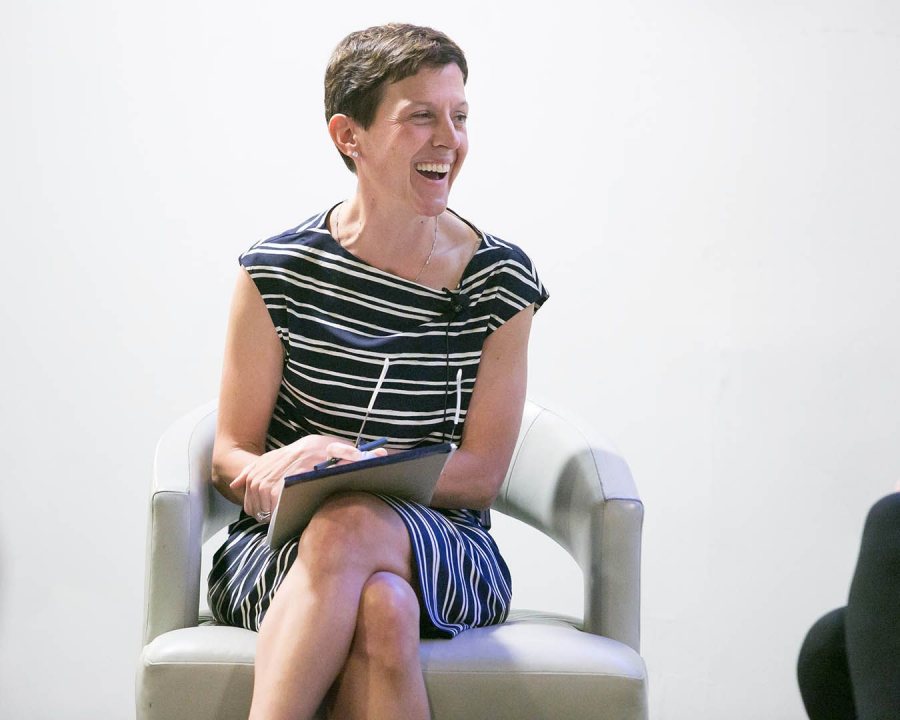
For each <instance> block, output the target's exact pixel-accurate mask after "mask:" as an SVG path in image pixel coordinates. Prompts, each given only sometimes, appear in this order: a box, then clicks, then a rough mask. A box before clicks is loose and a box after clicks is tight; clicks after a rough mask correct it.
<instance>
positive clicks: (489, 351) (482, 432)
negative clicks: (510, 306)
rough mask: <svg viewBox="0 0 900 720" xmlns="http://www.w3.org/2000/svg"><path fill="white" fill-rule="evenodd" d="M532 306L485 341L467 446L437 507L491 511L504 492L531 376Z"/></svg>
mask: <svg viewBox="0 0 900 720" xmlns="http://www.w3.org/2000/svg"><path fill="white" fill-rule="evenodd" d="M533 316H534V307H533V306H531V305H529V306H528V307H527V308H525V309H524V310H522V311H521V312H519V313H518V314H517V315H515V316H514V317H513V318H511V319H510V320H508V321H507V322H506V323H504V324H503V325H502V326H500V327H499V328H497V329H496V330H495V331H494V332H493V333H491V335H490V336H489V337H488V338H487V340H486V341H485V343H484V347H483V349H482V354H481V362H480V364H479V367H478V376H477V378H476V380H475V389H474V391H473V393H472V399H471V401H470V403H469V410H468V412H467V413H466V424H465V430H464V434H463V440H462V443H461V444H460V448H459V450H457V451H456V452H455V453H454V454H453V457H452V458H451V459H450V462H448V463H447V467H446V468H445V470H444V473H443V475H442V476H441V479H440V480H439V482H438V485H437V488H436V490H435V494H434V498H433V499H432V505H434V506H435V507H454V508H460V507H464V508H472V509H482V508H487V507H489V506H490V504H491V503H492V502H493V501H494V498H496V497H497V493H498V492H500V486H501V485H502V483H503V478H504V477H505V475H506V469H507V467H508V466H509V460H510V458H511V457H512V451H513V448H514V447H515V444H516V438H517V437H518V435H519V426H520V425H521V423H522V409H523V407H524V405H525V388H526V384H527V376H528V337H529V334H530V332H531V320H532V317H533Z"/></svg>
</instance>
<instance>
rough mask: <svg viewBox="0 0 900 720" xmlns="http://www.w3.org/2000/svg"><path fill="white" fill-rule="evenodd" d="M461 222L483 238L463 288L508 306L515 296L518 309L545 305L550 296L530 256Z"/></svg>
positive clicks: (471, 225) (518, 248) (498, 238)
mask: <svg viewBox="0 0 900 720" xmlns="http://www.w3.org/2000/svg"><path fill="white" fill-rule="evenodd" d="M457 217H459V216H458V215H457ZM461 219H462V220H463V222H465V223H467V224H468V225H469V226H470V227H471V228H472V229H473V230H475V232H476V233H477V234H478V236H479V238H480V240H479V244H478V249H477V250H476V252H475V255H474V256H473V257H472V260H471V262H470V263H469V267H468V268H467V269H466V272H465V273H464V275H463V280H462V283H461V285H462V289H463V290H464V291H465V292H466V293H467V294H471V295H472V296H473V297H474V296H478V297H480V298H482V299H490V298H493V299H495V300H498V301H502V302H504V303H506V302H508V301H509V299H510V298H512V297H515V298H516V300H515V301H514V302H513V303H512V306H513V307H514V309H515V308H518V309H521V308H522V307H525V306H526V305H530V304H534V306H535V307H536V308H538V307H540V306H541V305H543V304H544V302H545V301H546V300H547V298H549V296H550V295H549V293H548V292H547V289H546V288H545V287H544V284H543V283H542V282H541V279H540V277H539V276H538V272H537V269H536V268H535V265H534V263H533V262H532V261H531V258H530V257H529V256H528V254H527V253H526V252H525V251H524V250H523V249H522V248H521V247H519V246H518V245H516V244H515V243H512V242H510V241H508V240H505V239H503V238H501V237H498V236H497V235H492V234H491V233H487V232H484V231H482V230H480V229H478V228H477V227H476V226H475V225H473V224H472V223H471V222H469V221H468V220H465V219H464V218H461Z"/></svg>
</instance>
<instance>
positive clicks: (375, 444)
mask: <svg viewBox="0 0 900 720" xmlns="http://www.w3.org/2000/svg"><path fill="white" fill-rule="evenodd" d="M386 444H387V438H386V437H380V438H377V439H375V440H372V441H370V442H367V443H363V444H362V445H360V446H359V447H358V448H356V449H357V450H359V451H360V452H369V451H370V450H375V449H377V448H380V447H381V446H382V445H386ZM340 461H341V458H336V457H332V458H328V459H327V460H324V461H323V462H320V463H319V464H318V465H316V466H315V469H316V470H324V469H325V468H328V467H331V466H332V465H337V464H338V463H339V462H340Z"/></svg>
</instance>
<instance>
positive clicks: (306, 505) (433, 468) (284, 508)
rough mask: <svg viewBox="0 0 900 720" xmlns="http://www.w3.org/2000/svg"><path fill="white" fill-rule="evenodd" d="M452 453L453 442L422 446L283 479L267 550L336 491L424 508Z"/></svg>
mask: <svg viewBox="0 0 900 720" xmlns="http://www.w3.org/2000/svg"><path fill="white" fill-rule="evenodd" d="M454 450H456V445H454V444H453V443H441V444H440V445H426V446H425V447H419V448H413V449H412V450H405V451H403V452H399V453H394V454H393V455H384V456H383V457H374V458H369V459H367V460H358V461H357V462H353V463H347V464H344V465H334V466H332V467H328V468H323V469H322V470H310V471H308V472H303V473H299V474H298V475H289V476H288V477H286V478H285V479H284V489H283V490H282V492H281V498H280V499H279V500H278V505H276V506H275V512H274V513H272V519H271V520H270V521H269V531H268V533H267V534H266V542H267V543H268V545H269V547H271V548H280V547H281V546H282V545H284V543H286V542H287V541H288V540H290V539H291V538H294V537H297V535H299V534H300V532H301V531H302V530H303V528H305V527H306V525H307V524H308V523H309V521H310V519H311V518H312V516H313V514H314V513H315V512H316V510H318V508H319V506H320V505H321V504H322V503H323V502H324V501H325V500H326V499H327V498H328V497H329V496H331V495H333V494H335V493H339V492H347V491H361V492H373V493H384V494H385V495H395V496H396V497H399V498H404V499H406V500H413V501H415V502H418V503H422V504H423V505H428V504H429V503H430V502H431V497H432V495H434V488H435V485H437V481H438V478H440V476H441V473H442V472H443V470H444V465H446V464H447V461H448V460H449V459H450V457H451V456H452V455H453V452H454Z"/></svg>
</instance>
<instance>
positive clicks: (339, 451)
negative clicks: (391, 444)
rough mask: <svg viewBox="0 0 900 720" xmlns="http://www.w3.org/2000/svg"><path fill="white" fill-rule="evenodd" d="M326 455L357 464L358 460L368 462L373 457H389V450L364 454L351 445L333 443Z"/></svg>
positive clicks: (369, 451) (326, 449)
mask: <svg viewBox="0 0 900 720" xmlns="http://www.w3.org/2000/svg"><path fill="white" fill-rule="evenodd" d="M325 454H326V455H327V456H328V457H334V458H338V459H339V460H345V461H347V462H356V461H358V460H368V459H369V458H373V457H382V456H384V455H387V450H385V449H384V448H377V449H376V450H367V451H365V452H362V451H360V450H358V449H357V448H355V447H354V446H353V445H350V444H349V443H344V442H333V443H329V444H328V446H327V447H326V448H325Z"/></svg>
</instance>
